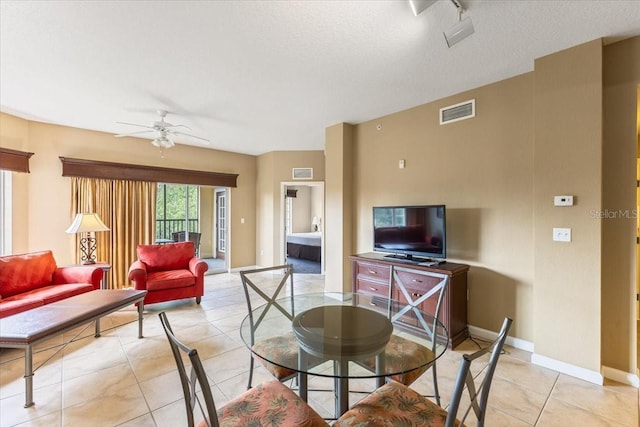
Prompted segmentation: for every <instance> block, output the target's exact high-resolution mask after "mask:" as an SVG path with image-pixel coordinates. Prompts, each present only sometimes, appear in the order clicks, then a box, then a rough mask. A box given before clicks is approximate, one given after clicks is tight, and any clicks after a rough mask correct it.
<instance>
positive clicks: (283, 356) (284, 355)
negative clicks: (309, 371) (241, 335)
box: [252, 332, 298, 380]
mask: <svg viewBox="0 0 640 427" xmlns="http://www.w3.org/2000/svg"><path fill="white" fill-rule="evenodd" d="M252 349H253V350H254V351H255V353H256V354H269V355H270V357H269V360H272V361H274V362H277V363H278V364H279V365H284V366H298V342H297V341H296V337H295V336H294V335H293V332H292V333H291V334H285V335H279V336H277V337H273V338H270V339H266V340H262V341H260V342H259V343H257V344H255V345H254V346H253V347H252ZM258 360H260V362H261V363H262V365H263V366H264V367H265V368H266V369H267V370H268V371H269V372H271V375H273V376H274V377H276V378H277V379H279V380H283V379H286V378H288V377H290V376H292V375H293V374H295V372H296V371H294V370H292V369H287V368H284V367H283V366H279V365H276V364H274V363H271V362H269V361H268V360H265V359H263V358H258Z"/></svg>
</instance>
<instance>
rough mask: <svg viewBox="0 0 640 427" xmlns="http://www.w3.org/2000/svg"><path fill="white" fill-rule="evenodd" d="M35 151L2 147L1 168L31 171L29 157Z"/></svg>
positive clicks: (0, 153)
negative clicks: (28, 151) (29, 151)
mask: <svg viewBox="0 0 640 427" xmlns="http://www.w3.org/2000/svg"><path fill="white" fill-rule="evenodd" d="M31 156H33V153H27V152H26V151H18V150H11V149H9V148H0V169H2V170H9V171H13V172H26V173H29V158H30V157H31Z"/></svg>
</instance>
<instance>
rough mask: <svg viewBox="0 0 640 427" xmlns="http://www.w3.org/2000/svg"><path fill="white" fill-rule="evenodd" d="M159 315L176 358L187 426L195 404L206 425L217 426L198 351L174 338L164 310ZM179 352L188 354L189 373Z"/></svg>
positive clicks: (192, 419) (208, 387)
mask: <svg viewBox="0 0 640 427" xmlns="http://www.w3.org/2000/svg"><path fill="white" fill-rule="evenodd" d="M159 316H160V322H161V323H162V327H163V328H164V332H165V333H166V335H167V338H168V339H169V344H170V345H171V351H172V352H173V357H174V359H175V360H176V365H177V366H178V373H179V374H180V383H181V384H182V393H183V394H184V402H185V406H186V409H187V423H188V426H189V427H193V426H194V425H195V421H194V420H195V419H194V411H195V410H196V406H197V407H198V408H199V410H200V412H201V413H202V416H203V417H204V420H205V423H206V425H207V426H209V427H219V426H218V417H217V415H216V405H215V403H214V401H213V395H212V394H211V388H210V386H209V380H208V379H207V375H206V373H205V371H204V368H203V366H202V362H201V361H200V356H198V351H197V350H196V349H192V348H189V347H187V346H186V345H185V344H183V343H182V342H180V340H178V338H176V336H175V335H174V334H173V330H172V329H171V325H170V324H169V319H167V315H166V314H165V313H164V312H161V313H160V314H159ZM181 352H182V353H184V354H186V355H187V356H189V360H190V361H191V373H190V375H187V370H186V368H185V366H184V361H183V360H182V354H181ZM198 383H199V384H200V389H201V390H202V396H203V399H204V402H201V401H200V398H199V397H198V395H197V394H196V386H197V385H198Z"/></svg>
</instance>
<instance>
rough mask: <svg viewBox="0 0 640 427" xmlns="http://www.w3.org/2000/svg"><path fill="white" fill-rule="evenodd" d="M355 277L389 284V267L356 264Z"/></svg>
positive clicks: (363, 263)
mask: <svg viewBox="0 0 640 427" xmlns="http://www.w3.org/2000/svg"><path fill="white" fill-rule="evenodd" d="M355 273H356V277H358V278H363V277H364V278H367V279H372V280H379V281H382V282H384V283H389V277H390V276H391V267H390V266H388V265H381V264H373V263H368V262H361V261H358V262H356V272H355Z"/></svg>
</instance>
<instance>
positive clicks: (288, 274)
mask: <svg viewBox="0 0 640 427" xmlns="http://www.w3.org/2000/svg"><path fill="white" fill-rule="evenodd" d="M240 278H241V280H242V287H243V289H244V295H245V297H246V301H247V310H248V315H249V322H250V333H251V343H250V344H251V348H252V350H256V353H258V354H265V353H266V354H272V355H273V358H272V360H273V361H274V362H277V361H280V362H282V363H281V365H282V366H280V364H278V363H271V362H268V361H267V360H265V359H262V358H258V360H259V361H260V363H262V365H263V366H264V367H265V368H266V369H267V371H269V372H270V373H271V375H273V376H274V377H275V378H276V379H278V380H279V381H287V380H289V379H292V378H294V377H295V376H296V375H297V372H296V371H294V370H292V369H288V368H284V367H283V366H297V363H298V342H297V341H296V338H295V336H294V334H293V331H291V332H288V333H284V334H282V335H278V336H275V337H272V338H269V339H265V340H261V341H260V342H258V343H256V342H255V332H256V331H257V329H258V328H259V327H260V326H261V325H262V322H263V321H265V319H268V317H266V316H267V314H276V315H283V316H285V317H287V318H288V319H290V320H293V317H294V307H293V299H292V300H291V306H290V307H284V306H282V305H280V304H278V302H277V301H276V300H277V299H278V297H284V296H287V295H286V290H287V288H288V292H289V295H291V296H293V266H292V265H291V264H283V265H277V266H273V267H265V268H257V269H251V270H243V271H241V272H240ZM287 284H288V286H286V287H285V285H287ZM265 303H266V307H265V309H264V310H263V311H262V312H261V314H260V316H259V317H258V318H256V317H255V316H254V313H253V309H254V308H255V307H257V306H258V305H262V304H265ZM272 309H273V310H277V311H278V312H279V313H274V312H271V310H272ZM265 324H266V321H265ZM265 327H268V325H267V326H265ZM257 346H259V347H260V348H257ZM254 357H257V356H255V355H254V353H251V354H250V355H249V381H248V384H247V389H250V388H251V383H252V381H253V367H254Z"/></svg>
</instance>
